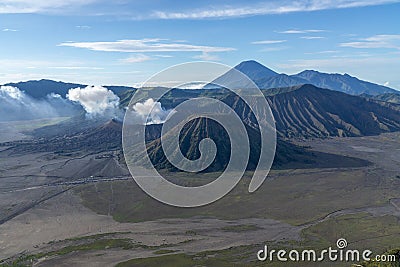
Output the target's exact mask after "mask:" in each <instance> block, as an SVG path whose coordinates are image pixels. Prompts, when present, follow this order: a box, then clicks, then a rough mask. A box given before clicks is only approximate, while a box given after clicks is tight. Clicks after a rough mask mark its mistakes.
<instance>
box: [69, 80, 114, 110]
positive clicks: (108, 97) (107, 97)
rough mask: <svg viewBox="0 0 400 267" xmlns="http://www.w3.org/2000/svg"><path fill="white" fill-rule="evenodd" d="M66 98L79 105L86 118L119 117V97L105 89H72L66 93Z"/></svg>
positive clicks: (98, 87) (89, 87)
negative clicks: (83, 110)
mask: <svg viewBox="0 0 400 267" xmlns="http://www.w3.org/2000/svg"><path fill="white" fill-rule="evenodd" d="M67 98H68V99H69V100H71V101H74V102H77V103H79V104H80V105H81V106H82V107H83V108H84V109H85V111H86V113H87V115H88V117H96V116H102V117H103V116H104V117H121V113H122V111H121V110H120V109H119V97H118V96H116V95H115V94H114V93H113V92H112V91H111V90H108V89H107V88H105V87H102V86H87V87H85V88H80V87H78V88H73V89H70V90H69V91H68V94H67Z"/></svg>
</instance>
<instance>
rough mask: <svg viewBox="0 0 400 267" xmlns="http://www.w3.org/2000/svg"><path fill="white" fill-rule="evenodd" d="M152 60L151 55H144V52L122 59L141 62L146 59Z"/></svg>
mask: <svg viewBox="0 0 400 267" xmlns="http://www.w3.org/2000/svg"><path fill="white" fill-rule="evenodd" d="M149 60H152V58H151V57H149V56H146V55H143V54H138V55H132V56H130V57H127V58H124V59H121V62H124V63H141V62H145V61H149Z"/></svg>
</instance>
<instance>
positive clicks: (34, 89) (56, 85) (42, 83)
mask: <svg viewBox="0 0 400 267" xmlns="http://www.w3.org/2000/svg"><path fill="white" fill-rule="evenodd" d="M5 85H8V86H14V87H17V88H18V89H20V90H21V91H24V92H25V93H26V94H28V95H30V96H32V97H34V98H43V97H46V96H47V95H48V94H51V93H55V94H59V95H61V96H62V97H64V98H65V95H66V94H67V93H68V90H69V89H71V88H76V87H85V86H86V85H82V84H76V83H64V82H56V81H52V80H38V81H27V82H18V83H8V84H5Z"/></svg>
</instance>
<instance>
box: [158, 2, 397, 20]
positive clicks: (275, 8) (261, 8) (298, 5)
mask: <svg viewBox="0 0 400 267" xmlns="http://www.w3.org/2000/svg"><path fill="white" fill-rule="evenodd" d="M395 2H399V1H398V0H324V1H321V0H290V1H268V2H263V3H258V4H253V5H244V6H220V7H214V8H212V7H207V8H204V9H196V10H187V11H182V12H167V11H155V12H153V14H152V15H151V17H153V18H159V19H207V18H230V17H245V16H256V15H268V14H285V13H292V12H304V11H317V10H326V9H338V8H351V7H363V6H374V5H383V4H388V3H395Z"/></svg>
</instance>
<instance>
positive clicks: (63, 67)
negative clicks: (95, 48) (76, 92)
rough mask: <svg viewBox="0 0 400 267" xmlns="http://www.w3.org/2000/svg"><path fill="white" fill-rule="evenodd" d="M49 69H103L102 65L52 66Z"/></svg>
mask: <svg viewBox="0 0 400 267" xmlns="http://www.w3.org/2000/svg"><path fill="white" fill-rule="evenodd" d="M49 69H60V70H103V69H104V68H102V67H87V66H52V67H49Z"/></svg>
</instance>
